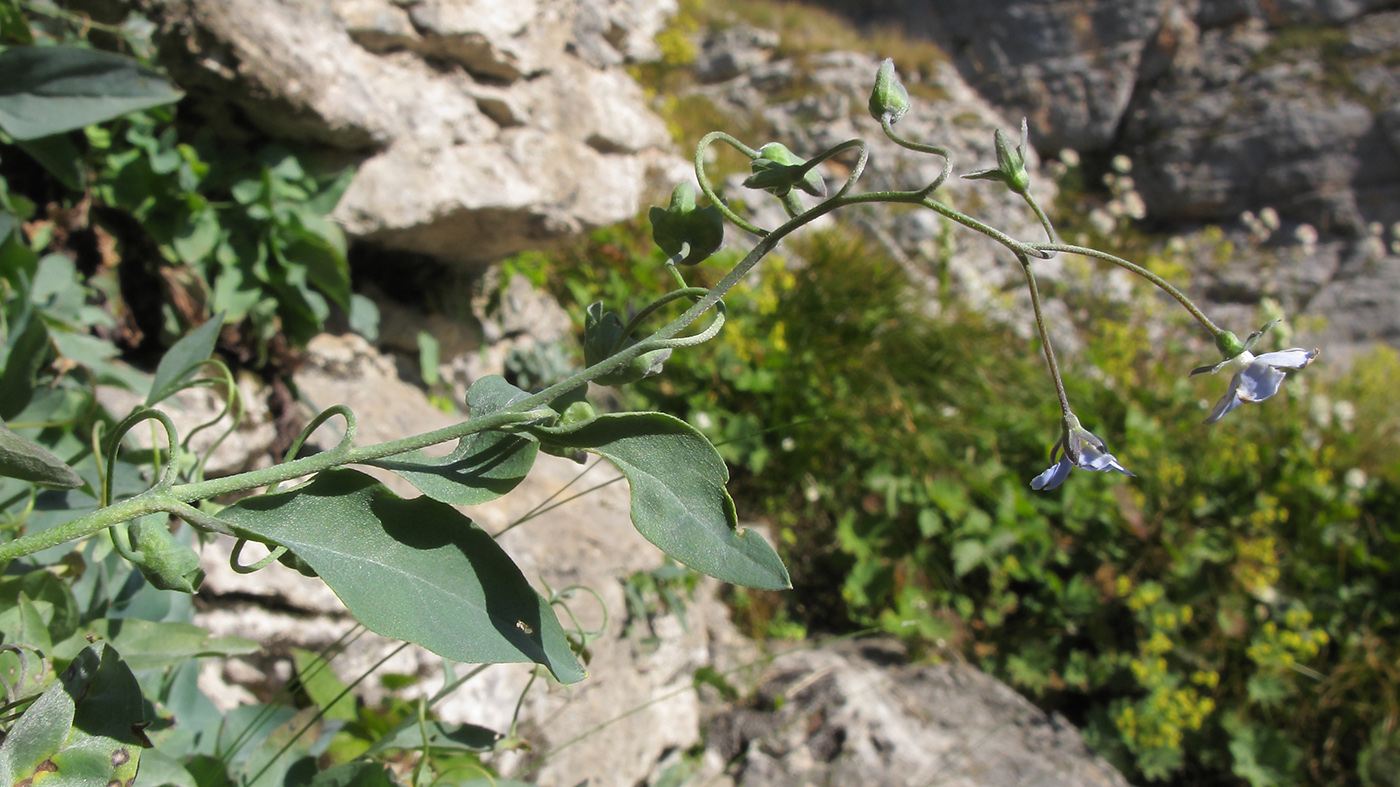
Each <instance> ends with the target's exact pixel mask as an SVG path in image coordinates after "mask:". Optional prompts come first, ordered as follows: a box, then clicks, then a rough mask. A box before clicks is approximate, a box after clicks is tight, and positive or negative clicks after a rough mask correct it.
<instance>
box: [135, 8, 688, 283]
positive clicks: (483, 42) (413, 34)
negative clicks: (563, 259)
mask: <svg viewBox="0 0 1400 787" xmlns="http://www.w3.org/2000/svg"><path fill="white" fill-rule="evenodd" d="M150 1H151V3H152V4H153V5H154V7H155V12H156V14H155V15H156V17H157V19H158V20H159V22H160V24H161V30H162V33H163V35H164V36H165V37H166V39H167V46H165V47H163V50H162V51H164V52H170V53H178V54H174V55H172V56H171V57H170V60H169V62H168V63H167V66H168V67H169V68H170V70H171V73H172V75H173V76H174V77H175V79H176V81H177V82H178V83H179V84H181V85H182V86H183V87H185V88H187V89H188V90H190V91H191V93H192V94H194V95H195V96H196V97H197V98H198V99H199V101H200V103H202V104H203V106H204V110H203V111H204V112H205V114H206V115H208V116H209V117H211V118H220V117H226V116H227V114H228V110H227V107H228V106H230V105H231V106H233V107H235V108H236V109H237V112H238V113H239V114H240V115H241V117H242V118H245V119H246V120H247V121H248V122H250V123H252V124H253V125H254V126H256V127H257V128H259V129H261V130H262V131H263V132H264V133H266V134H267V135H269V136H271V137H273V138H274V139H278V140H284V141H293V142H303V143H310V144H314V145H321V146H325V147H327V148H329V149H331V150H335V151H340V155H341V156H342V157H344V158H347V159H350V160H356V161H358V162H359V171H358V173H357V175H356V177H355V180H354V182H353V183H352V184H351V186H350V189H349V191H347V192H346V194H345V196H344V198H343V199H342V200H341V203H340V205H339V207H338V208H337V210H336V213H335V215H334V218H335V219H336V220H337V221H339V222H340V223H342V224H343V225H344V226H345V228H346V230H347V231H348V233H349V234H350V236H351V237H352V238H354V239H359V240H364V241H370V242H372V243H375V244H378V245H380V246H382V247H384V248H387V249H391V250H402V251H409V252H416V253H420V254H427V255H431V256H433V257H436V258H438V259H441V260H445V261H449V262H454V263H459V264H463V265H467V266H481V265H484V264H486V263H489V262H492V261H495V260H497V259H500V258H501V257H504V256H506V255H509V254H512V253H515V252H518V251H521V250H524V249H530V248H538V247H540V246H541V245H543V244H547V243H550V242H553V241H560V240H563V239H567V238H571V237H574V236H577V235H578V234H579V233H581V232H583V231H586V230H588V229H590V228H592V227H596V226H599V225H604V224H609V223H613V222H617V221H621V220H624V219H628V218H631V217H633V216H635V215H636V214H637V212H638V210H639V209H640V208H641V206H642V200H643V199H644V197H645V195H646V194H647V193H648V185H649V182H650V181H649V175H648V173H649V172H650V171H652V170H653V169H655V168H657V167H661V168H668V167H671V166H672V165H673V163H674V159H673V158H672V157H671V156H670V154H669V153H668V150H669V145H670V140H669V138H668V136H667V133H666V129H665V126H664V125H663V124H662V122H661V121H660V119H659V118H657V117H656V115H655V114H653V113H652V112H651V110H650V109H649V108H648V107H647V104H646V101H645V98H644V96H643V94H642V89H641V88H640V87H639V86H638V85H637V83H636V82H635V81H634V80H633V79H632V78H631V77H630V76H628V74H627V73H626V72H625V71H624V70H623V69H622V67H621V64H622V63H624V62H626V61H628V60H631V59H636V58H646V57H651V56H652V55H653V54H654V46H655V45H654V44H653V43H652V38H653V36H654V35H655V33H656V32H657V31H658V30H659V29H660V26H661V25H662V24H663V23H664V21H665V19H666V17H667V16H668V15H669V14H670V13H671V12H672V11H673V10H674V2H668V0H574V1H566V0H520V2H510V3H496V2H488V1H487V0H419V1H415V2H391V0H150ZM170 44H174V45H170Z"/></svg>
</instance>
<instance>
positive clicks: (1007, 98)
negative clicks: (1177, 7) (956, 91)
mask: <svg viewBox="0 0 1400 787" xmlns="http://www.w3.org/2000/svg"><path fill="white" fill-rule="evenodd" d="M1166 6H1167V4H1166V3H1164V2H1163V0H1077V1H1076V2H1068V3H1066V2H1046V1H1045V0H1013V2H1008V3H945V4H940V7H939V10H938V11H937V12H936V13H937V21H936V25H937V29H938V40H939V41H940V43H942V44H943V45H944V46H945V47H946V48H947V50H948V52H949V54H951V55H952V56H953V57H954V59H955V60H956V62H957V65H958V68H959V70H960V71H962V73H963V76H964V77H965V78H966V79H967V80H968V82H969V83H970V84H971V85H972V86H973V87H974V88H975V89H977V91H978V92H980V93H982V94H983V95H984V96H986V97H987V98H988V99H989V100H990V101H991V102H992V103H994V104H997V105H999V106H1002V107H1005V108H1007V109H1008V110H1010V111H1011V113H1012V114H1015V115H1026V116H1027V117H1029V118H1030V121H1031V123H1032V125H1033V127H1034V128H1035V131H1036V140H1037V141H1036V145H1037V146H1038V147H1039V148H1040V149H1042V150H1058V149H1059V148H1063V147H1068V148H1074V149H1076V150H1086V149H1093V148H1099V147H1103V146H1105V145H1107V144H1108V143H1109V142H1111V141H1112V140H1113V136H1114V133H1115V131H1116V130H1117V127H1118V119H1119V118H1120V117H1121V116H1122V114H1123V111H1124V109H1126V108H1127V105H1128V100H1129V99H1130V98H1131V97H1132V94H1133V84H1134V83H1135V81H1136V80H1137V75H1138V70H1139V66H1140V65H1141V64H1142V60H1143V52H1144V50H1145V49H1146V48H1147V46H1148V42H1149V39H1150V38H1151V37H1152V36H1153V34H1154V33H1155V31H1156V30H1157V29H1158V28H1159V27H1160V24H1161V18H1162V15H1163V13H1164V11H1165V10H1166Z"/></svg>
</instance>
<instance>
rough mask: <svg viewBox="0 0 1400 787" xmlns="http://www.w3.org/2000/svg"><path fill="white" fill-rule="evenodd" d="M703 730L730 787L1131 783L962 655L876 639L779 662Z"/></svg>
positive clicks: (1095, 786) (1060, 723) (1119, 786)
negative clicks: (749, 698)
mask: <svg viewBox="0 0 1400 787" xmlns="http://www.w3.org/2000/svg"><path fill="white" fill-rule="evenodd" d="M708 729H709V732H708V735H707V736H706V741H707V744H708V746H709V749H708V750H707V752H706V754H707V756H708V755H711V754H712V753H713V754H717V755H718V756H717V757H709V761H710V762H711V763H712V765H711V769H712V770H714V769H715V766H714V764H713V763H724V764H725V765H724V767H723V769H722V771H723V773H724V775H725V776H727V777H728V778H729V779H731V780H732V781H731V782H729V783H731V784H733V785H734V787H802V786H803V785H810V784H860V785H865V786H866V787H906V785H916V784H917V785H921V784H940V785H949V786H950V787H1005V786H1006V785H1015V784H1034V785H1039V786H1040V787H1127V785H1128V782H1127V781H1126V780H1125V779H1124V778H1123V777H1122V775H1121V774H1119V773H1118V772H1117V771H1116V770H1114V769H1113V767H1112V766H1110V765H1109V764H1108V763H1107V762H1105V761H1104V760H1103V759H1101V758H1099V757H1097V756H1096V755H1094V754H1093V753H1092V752H1090V751H1089V750H1088V747H1086V746H1085V744H1084V741H1083V740H1082V739H1081V738H1080V737H1079V732H1078V731H1077V730H1076V729H1075V728H1074V727H1073V725H1071V724H1069V723H1068V722H1067V721H1065V720H1064V719H1063V718H1062V717H1060V716H1058V715H1055V716H1047V715H1046V714H1045V713H1043V712H1042V711H1040V710H1038V709H1037V708H1036V707H1035V706H1033V705H1031V704H1030V702H1028V701H1027V700H1026V699H1025V698H1024V697H1022V696H1020V695H1019V694H1017V693H1016V692H1014V691H1012V690H1011V689H1009V688H1007V687H1006V686H1005V685H1004V684H1002V683H999V682H997V681H996V680H994V679H992V678H990V677H988V676H987V675H985V674H984V673H982V672H979V671H978V670H976V669H973V668H972V667H969V666H967V665H965V664H958V663H943V664H909V663H906V662H905V661H904V659H903V657H902V655H901V653H900V652H899V651H898V649H897V648H895V647H893V646H891V645H890V644H888V643H881V642H868V641H847V642H837V643H828V644H825V645H821V646H819V647H817V648H815V649H811V650H799V651H795V652H792V653H789V654H786V655H783V656H780V657H778V658H776V659H774V660H773V663H772V664H771V665H770V667H769V669H768V671H767V674H766V676H765V678H764V680H763V681H762V683H761V685H760V687H759V689H758V691H757V693H756V695H755V697H754V700H753V702H751V703H749V704H746V705H738V706H730V707H727V708H725V709H724V710H722V711H721V712H719V713H718V714H716V715H715V716H714V717H713V718H712V719H711V721H710V723H709V728H708ZM701 781H702V783H710V782H705V781H704V779H703V778H702V779H701Z"/></svg>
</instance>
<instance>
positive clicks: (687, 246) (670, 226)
mask: <svg viewBox="0 0 1400 787" xmlns="http://www.w3.org/2000/svg"><path fill="white" fill-rule="evenodd" d="M647 217H648V218H649V219H651V238H652V240H653V241H655V242H656V245H657V246H658V247H660V248H661V250H662V251H664V252H666V254H667V255H668V256H670V257H671V259H673V260H676V261H677V262H679V263H681V264H682V265H694V264H696V263H697V262H701V261H703V260H705V259H708V258H709V256H710V255H711V254H714V253H715V252H716V251H719V247H720V246H721V245H722V244H723V243H724V217H723V216H722V215H720V212H719V209H718V208H716V207H715V206H713V205H707V206H705V207H703V208H699V207H696V205H695V188H694V187H693V186H691V185H690V184H689V183H685V182H682V183H680V184H678V185H677V186H676V188H675V189H674V190H672V191H671V204H670V205H669V206H668V207H666V208H665V209H662V208H660V207H653V208H652V209H651V211H650V212H649V213H648V214H647Z"/></svg>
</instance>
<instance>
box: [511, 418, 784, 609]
mask: <svg viewBox="0 0 1400 787" xmlns="http://www.w3.org/2000/svg"><path fill="white" fill-rule="evenodd" d="M532 431H533V432H534V433H535V434H536V435H537V436H539V438H540V441H541V442H542V443H544V444H545V445H546V446H547V447H556V448H557V447H563V448H574V449H582V450H584V451H588V452H591V453H595V454H598V455H599V456H601V457H603V458H604V459H607V460H608V461H610V462H612V463H613V464H614V465H616V466H617V469H619V470H621V471H622V473H623V475H625V476H627V483H628V484H629V485H630V486H631V487H632V524H634V525H636V527H637V530H638V531H640V532H641V534H642V535H643V536H646V538H647V540H648V541H650V542H651V543H653V544H655V545H657V546H658V547H660V548H661V549H662V551H664V552H665V553H666V554H668V555H670V556H671V557H673V558H675V559H676V560H679V561H680V562H682V563H684V564H686V565H687V566H690V567H691V568H693V569H695V570H697V571H701V572H704V573H706V574H709V575H710V576H712V577H715V578H716V579H722V580H724V581H725V582H733V583H735V584H738V585H748V586H749V587H755V588H763V589H766V590H781V589H786V588H789V587H792V582H791V580H790V579H789V578H788V572H787V568H786V567H785V566H784V565H783V561H782V559H781V558H779V557H778V553H777V552H775V551H774V550H773V547H772V546H771V545H770V544H769V543H768V542H767V541H765V540H764V539H763V536H760V535H759V534H758V533H755V532H752V531H745V530H743V529H741V528H740V527H739V520H738V516H737V515H736V514H735V512H734V501H733V499H731V498H730V497H729V492H728V490H726V489H725V487H724V485H725V482H727V481H728V480H729V469H728V468H727V467H725V464H724V460H723V459H721V458H720V456H719V452H717V451H716V450H715V448H714V446H712V445H710V442H709V441H708V440H706V439H705V437H704V435H702V434H700V433H699V432H698V431H696V430H695V429H694V428H693V427H691V426H690V425H689V424H687V423H685V422H684V421H681V420H679V419H676V418H673V417H671V416H669V415H665V414H663V413H613V414H610V415H600V416H598V417H597V418H593V419H591V420H587V421H583V422H581V423H578V424H572V425H568V426H559V427H535V428H533V430H532Z"/></svg>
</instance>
